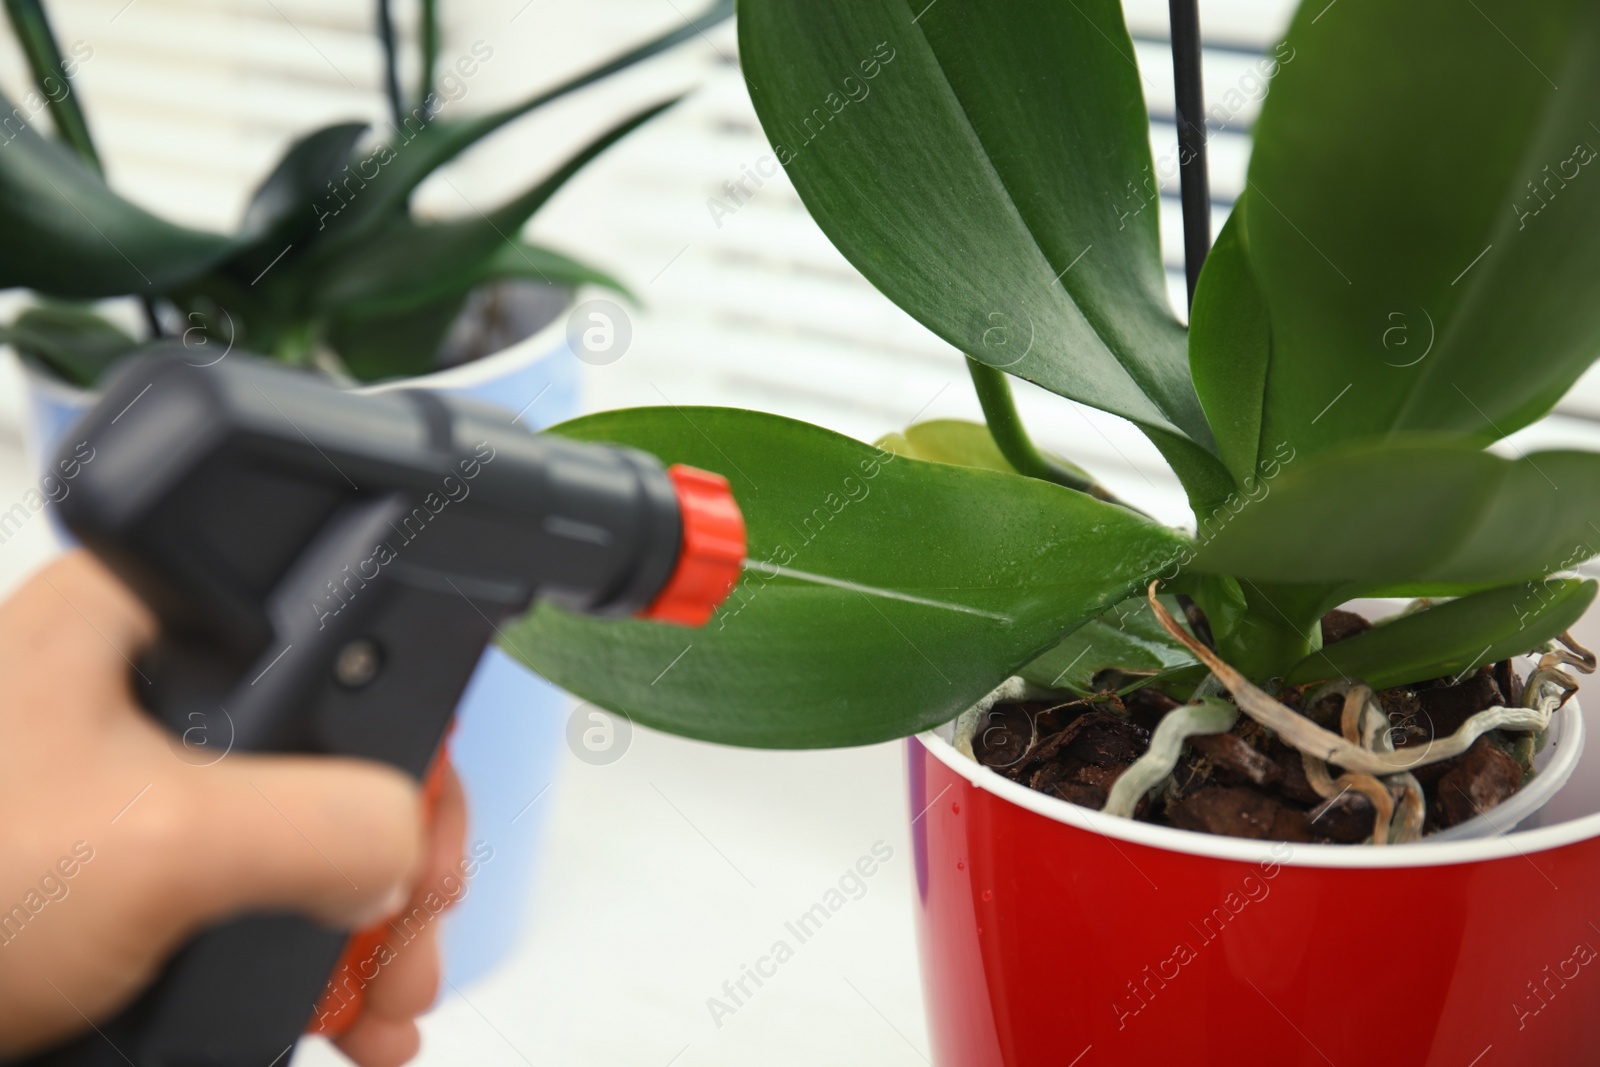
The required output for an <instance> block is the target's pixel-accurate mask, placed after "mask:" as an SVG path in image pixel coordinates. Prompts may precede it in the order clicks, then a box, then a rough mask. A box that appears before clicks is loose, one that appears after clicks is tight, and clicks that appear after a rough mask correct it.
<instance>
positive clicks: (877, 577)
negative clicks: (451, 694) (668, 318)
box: [505, 408, 1187, 748]
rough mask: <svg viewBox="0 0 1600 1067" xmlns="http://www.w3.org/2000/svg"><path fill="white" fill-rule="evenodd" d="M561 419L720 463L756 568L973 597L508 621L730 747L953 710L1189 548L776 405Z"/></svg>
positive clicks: (552, 665) (772, 603)
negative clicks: (695, 614)
mask: <svg viewBox="0 0 1600 1067" xmlns="http://www.w3.org/2000/svg"><path fill="white" fill-rule="evenodd" d="M557 432H560V433H562V434H564V435H566V436H569V437H573V438H577V439H579V440H586V441H609V442H613V443H617V444H623V445H629V446H632V447H635V448H641V449H644V450H646V451H648V452H651V453H653V454H655V455H657V456H659V457H661V459H662V460H664V461H666V462H669V463H689V464H692V465H694V466H698V467H702V468H705V469H709V470H713V471H718V472H720V473H722V474H724V475H726V476H727V477H728V478H729V480H730V481H731V483H732V486H733V491H734V494H735V496H736V497H737V498H738V500H739V503H740V506H741V507H742V508H743V510H744V514H745V518H746V521H747V523H748V527H749V538H750V541H749V544H750V547H749V554H750V557H751V558H752V559H755V560H759V561H762V562H766V563H776V564H780V565H783V566H788V567H792V568H797V569H799V570H802V571H805V572H809V573H812V574H820V575H825V576H828V577H830V578H835V579H840V580H843V581H846V582H850V583H858V584H859V585H860V586H862V587H874V588H876V589H881V590H892V591H895V592H897V593H899V594H903V595H906V596H912V597H919V598H924V599H926V600H935V601H940V602H944V603H948V604H955V605H961V606H964V607H965V608H967V609H968V610H967V611H961V610H949V609H946V608H938V607H931V606H927V605H925V604H917V603H908V602H906V601H904V600H896V599H887V598H882V597H877V596H870V595H867V594H866V593H864V592H857V591H853V590H848V589H840V588H837V587H830V586H825V585H814V584H809V583H803V582H799V581H795V580H792V579H789V578H785V577H768V576H766V575H765V574H764V573H757V572H748V573H747V576H746V578H745V580H744V581H743V582H742V583H741V584H740V586H739V587H738V588H737V589H736V590H735V591H734V593H733V595H732V597H731V598H730V599H729V601H728V602H727V603H726V604H724V605H723V607H722V608H721V610H720V611H719V612H718V613H717V615H716V617H715V618H713V619H712V621H711V622H710V624H709V625H707V626H706V627H704V628H702V629H698V630H690V629H682V628H677V627H672V626H667V625H663V624H660V623H652V622H642V621H637V620H600V619H588V618H580V617H577V616H574V615H570V614H567V613H564V612H562V611H561V610H560V609H557V608H554V607H550V606H543V607H540V608H539V609H537V610H536V611H534V612H533V613H532V614H531V615H529V616H528V617H527V618H526V619H524V620H523V621H522V622H520V623H518V624H517V625H516V626H515V627H513V628H512V629H511V630H510V632H509V634H508V637H507V640H506V642H505V647H507V649H508V650H509V651H511V652H512V653H513V654H515V655H518V656H519V657H521V658H522V659H523V661H524V662H526V663H528V664H529V665H530V666H532V667H533V668H534V669H535V670H537V671H539V672H540V673H541V674H543V675H544V676H545V677H547V678H550V679H551V680H552V681H554V682H556V683H557V684H558V685H561V686H564V687H565V688H567V689H570V690H571V691H572V692H574V693H576V694H578V695H579V696H580V697H583V698H584V699H586V700H590V701H593V702H595V703H597V704H601V705H603V706H605V707H608V708H612V709H615V710H619V711H623V712H626V713H627V714H628V715H631V716H633V717H634V718H636V719H637V720H639V721H640V722H643V723H645V724H647V725H650V726H653V727H657V728H659V729H663V730H669V731H671V732H674V733H680V734H685V735H688V736H691V737H699V738H705V739H708V740H714V741H720V742H724V743H728V744H739V745H750V746H758V747H797V748H799V747H824V746H833V745H856V744H867V743H870V742H875V741H882V740H887V739H890V738H897V737H903V736H905V735H907V734H910V733H912V732H914V731H916V730H920V729H923V728H925V727H928V726H931V725H934V724H936V723H939V722H943V721H945V720H948V719H950V718H952V717H953V716H955V715H956V714H958V713H959V712H961V711H962V710H963V709H965V708H967V707H968V706H970V705H971V704H972V703H973V702H974V701H975V700H976V699H977V698H978V697H980V696H982V695H983V694H984V693H986V692H987V691H988V690H989V689H991V688H992V687H993V686H995V685H996V684H998V683H999V682H1000V681H1001V680H1002V679H1004V678H1005V677H1006V676H1007V675H1009V674H1010V673H1012V672H1013V671H1014V670H1015V669H1016V668H1018V667H1020V666H1022V665H1023V664H1024V663H1026V662H1028V661H1029V660H1031V659H1033V658H1034V657H1035V656H1037V655H1038V654H1039V653H1040V652H1041V651H1043V650H1044V649H1046V648H1048V647H1049V646H1050V645H1051V644H1053V643H1055V642H1056V641H1058V640H1059V639H1060V637H1061V636H1062V634H1064V633H1066V632H1068V631H1070V630H1072V629H1073V628H1075V627H1076V626H1079V625H1081V624H1082V623H1083V622H1085V621H1087V620H1088V619H1090V618H1093V617H1094V616H1095V615H1098V614H1099V613H1100V612H1102V611H1104V610H1105V608H1106V607H1108V606H1109V605H1111V604H1113V603H1116V602H1117V601H1120V600H1122V599H1124V598H1125V597H1127V596H1128V595H1129V594H1130V593H1132V592H1133V591H1134V590H1135V589H1136V587H1138V586H1139V585H1140V584H1141V583H1142V582H1143V580H1144V579H1145V577H1146V575H1148V574H1150V573H1152V572H1153V571H1159V570H1161V569H1162V568H1164V567H1166V566H1167V565H1168V563H1169V561H1170V560H1171V559H1172V558H1173V557H1174V556H1175V554H1176V553H1177V552H1179V551H1180V550H1181V549H1182V548H1183V546H1184V545H1185V544H1187V539H1185V538H1184V537H1182V536H1181V535H1180V534H1178V533H1176V532H1174V531H1171V530H1168V529H1166V528H1164V527H1161V526H1158V525H1156V524H1155V523H1152V522H1149V521H1147V520H1144V519H1141V518H1139V517H1138V516H1136V515H1133V514H1132V513H1130V512H1128V511H1126V510H1125V509H1122V508H1118V507H1115V506H1112V505H1108V504H1104V503H1101V502H1100V501H1097V500H1094V499H1091V498H1090V497H1087V496H1084V495H1083V494H1082V493H1075V492H1073V491H1071V490H1069V489H1063V488H1061V487H1060V486H1056V485H1051V484H1049V483H1047V482H1041V481H1038V480H1036V479H1032V478H1022V477H1019V476H1017V475H1011V474H1003V473H999V472H996V471H986V470H977V469H972V468H965V467H955V466H950V465H947V464H942V463H922V462H918V461H916V460H912V459H906V458H904V457H896V456H894V455H893V454H892V453H887V452H881V451H879V450H877V449H875V448H873V447H871V446H870V445H865V444H862V443H860V442H858V441H853V440H851V439H849V438H846V437H841V436H839V435H838V434H834V433H831V432H829V431H827V430H823V429H819V428H817V427H815V426H808V425H806V424H805V423H800V422H794V421H792V420H789V419H783V418H778V417H776V416H772V415H763V414H758V413H755V412H747V411H734V410H728V409H720V408H682V409H678V408H642V409H633V410H627V411H617V412H608V413H605V414H601V415H594V416H589V417H587V418H583V419H579V420H577V421H575V422H571V423H566V424H564V425H563V426H561V427H559V428H558V431H557ZM971 611H977V612H983V613H995V614H999V615H1002V616H1005V617H1007V618H1008V619H1009V620H1010V621H1009V622H1005V621H999V620H997V619H995V618H993V617H990V616H989V615H987V614H971V613H970V612H971Z"/></svg>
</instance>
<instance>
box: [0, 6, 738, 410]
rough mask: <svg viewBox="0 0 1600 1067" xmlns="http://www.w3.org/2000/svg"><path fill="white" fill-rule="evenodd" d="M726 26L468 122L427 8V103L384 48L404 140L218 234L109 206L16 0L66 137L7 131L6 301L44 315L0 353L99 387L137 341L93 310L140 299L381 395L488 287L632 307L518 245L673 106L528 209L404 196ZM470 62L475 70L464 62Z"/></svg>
mask: <svg viewBox="0 0 1600 1067" xmlns="http://www.w3.org/2000/svg"><path fill="white" fill-rule="evenodd" d="M380 7H382V5H380ZM731 11H732V5H731V3H718V4H715V5H713V6H712V7H711V8H709V9H708V10H707V11H705V12H704V13H702V14H701V15H700V16H699V17H698V18H697V19H695V20H693V21H689V20H686V21H685V23H684V25H683V26H681V27H680V28H678V29H676V30H674V31H672V32H670V33H667V34H663V35H661V36H659V37H656V38H654V39H652V40H650V41H647V42H645V43H644V44H642V45H640V46H638V47H636V48H634V49H632V50H630V51H628V52H626V53H624V54H622V55H619V56H617V57H616V58H615V59H613V60H611V61H609V62H607V63H604V64H602V65H600V66H598V67H596V68H594V69H592V70H588V71H585V72H584V73H582V74H580V75H578V76H576V77H574V78H571V79H569V80H567V81H565V82H563V83H561V84H559V85H557V86H555V87H553V88H551V89H548V90H546V91H544V92H541V93H539V94H537V95H535V96H534V97H532V98H530V99H528V100H525V101H522V102H520V103H518V104H515V105H513V106H510V107H506V108H502V109H500V110H497V111H494V112H491V113H489V114H485V115H477V116H472V117H465V118H458V117H457V116H455V115H453V114H450V113H449V100H448V99H447V97H446V96H444V95H441V92H440V90H439V88H438V80H439V78H440V77H449V76H451V74H452V72H451V71H450V70H446V71H443V72H442V73H439V72H437V69H436V68H437V67H438V64H439V57H438V47H439V35H438V31H437V21H436V15H437V12H436V5H435V4H433V3H431V2H430V3H425V4H423V5H422V25H423V31H422V34H421V39H422V48H423V51H424V55H423V61H422V64H421V67H422V75H421V77H422V82H421V85H420V86H419V87H418V91H417V92H416V94H415V96H414V97H413V96H410V95H409V94H404V93H402V91H401V88H400V86H399V83H398V79H397V77H396V75H395V65H396V62H395V61H396V57H395V54H394V48H393V39H392V33H390V34H388V35H387V36H386V38H385V39H386V42H387V44H388V45H389V49H388V59H389V75H388V78H387V82H388V85H389V87H390V96H391V104H392V109H393V113H394V114H393V121H392V125H391V128H390V129H389V130H386V131H381V132H379V133H378V134H377V135H376V136H375V137H372V138H369V137H368V131H367V128H366V126H365V124H362V123H339V124H334V125H331V126H327V127H324V128H322V129H319V130H316V131H313V132H311V133H308V134H306V135H305V136H304V137H302V138H300V139H299V140H297V141H296V142H295V143H294V144H293V145H291V146H290V147H289V149H288V151H287V152H286V153H285V154H284V156H283V158H282V159H281V160H280V162H279V163H278V165H277V166H276V167H275V168H274V169H273V171H272V172H271V173H270V174H269V175H268V177H267V178H266V179H265V180H264V181H263V182H262V184H261V185H260V187H259V188H258V189H257V190H256V193H255V195H254V197H253V198H252V200H251V202H250V205H249V208H248V210H247V211H246V212H245V215H244V218H243V220H242V221H241V224H240V227H239V229H238V231H237V232H235V233H234V234H231V235H226V236H224V235H220V234H212V233H203V232H199V231H195V230H192V229H188V228H185V227H181V226H177V225H174V224H172V223H169V222H166V221H165V220H163V219H160V218H157V217H155V216H153V215H151V214H149V213H148V212H146V211H144V210H143V209H141V208H139V207H138V206H136V205H134V204H132V203H130V202H128V201H126V200H124V199H122V198H121V197H119V196H117V195H116V194H115V193H114V192H113V191H111V189H110V188H109V187H108V186H107V185H106V184H105V182H104V180H103V178H102V176H101V175H100V173H99V169H100V168H99V161H98V156H97V155H96V152H95V149H94V145H93V142H92V140H91V139H90V136H89V130H90V124H89V121H88V120H87V119H86V117H85V116H84V115H83V113H82V109H81V108H80V106H79V100H78V97H77V95H76V94H74V93H73V92H71V89H70V77H69V72H70V71H72V70H73V69H75V64H74V63H73V62H72V61H71V57H70V56H69V57H67V58H63V55H62V52H61V49H60V48H59V47H58V46H57V44H56V43H55V41H54V39H53V37H52V35H51V34H50V30H49V24H48V21H47V20H46V17H45V13H44V10H43V7H42V5H41V4H40V3H38V2H37V0H15V2H10V3H8V4H7V13H8V14H9V15H10V17H11V22H12V26H13V29H14V30H15V32H16V33H17V36H18V38H19V40H20V41H21V42H22V43H23V45H24V46H25V50H26V52H27V54H28V58H29V62H30V65H31V67H32V71H33V74H34V80H35V82H36V85H37V92H38V94H39V95H38V103H39V106H38V107H34V106H32V104H31V103H30V104H29V107H28V109H27V112H26V113H28V114H36V113H38V112H39V111H41V110H43V109H46V108H47V109H48V111H49V113H50V114H51V116H52V117H53V119H54V120H55V126H56V129H57V130H58V138H57V139H56V140H51V139H48V138H46V137H44V136H42V135H41V134H39V133H38V131H36V130H35V129H33V127H32V126H31V125H30V124H28V123H26V122H20V123H15V124H13V125H14V126H15V129H14V130H13V128H12V126H8V127H7V133H8V141H7V148H8V152H7V153H6V157H5V158H6V165H5V166H4V167H3V168H0V189H3V193H4V195H3V199H4V204H5V207H4V209H3V210H4V212H5V215H4V219H3V221H4V225H5V227H6V229H7V231H8V233H9V234H10V235H11V236H10V239H8V240H7V241H6V242H5V244H4V246H3V248H0V286H5V287H8V288H9V287H17V286H21V287H26V288H28V289H31V290H33V291H34V292H35V293H37V294H39V296H40V297H41V298H43V300H44V302H43V303H42V304H41V306H39V307H35V308H32V309H29V310H27V311H24V312H23V313H22V314H21V315H19V316H18V317H17V319H16V320H15V321H14V322H13V323H12V324H11V325H10V326H9V327H8V328H7V329H6V330H5V332H4V334H3V335H0V336H3V337H4V339H5V340H8V341H9V342H11V343H12V344H13V345H15V346H16V347H17V348H18V349H19V350H20V351H22V352H23V353H25V354H27V355H29V356H31V357H33V358H35V359H37V360H39V361H41V362H42V363H44V364H46V365H47V366H49V367H50V368H51V369H52V370H53V371H54V372H55V373H57V374H59V375H60V376H61V377H63V378H64V379H66V380H67V381H70V382H73V383H75V384H79V385H88V384H91V383H92V382H93V381H94V380H95V379H96V378H97V377H98V376H99V374H100V373H101V372H102V371H103V370H104V369H105V367H106V366H108V365H109V364H110V362H111V361H113V360H115V359H116V358H117V357H118V356H119V355H121V354H123V353H125V352H126V351H128V350H129V349H130V348H132V347H133V346H135V345H136V344H137V343H138V342H137V340H136V339H135V338H133V337H131V336H129V335H128V334H126V333H125V332H123V331H122V330H121V329H119V328H118V327H116V326H114V325H112V324H111V323H110V322H108V321H107V320H106V319H105V318H104V317H102V316H100V315H98V314H96V313H95V312H94V310H93V308H92V307H89V306H87V305H86V303H85V302H86V301H91V300H97V299H104V298H110V297H119V296H130V295H131V296H136V297H139V298H140V299H141V300H143V301H144V302H145V304H146V308H147V319H148V327H149V329H150V331H151V332H166V333H169V334H182V335H184V336H186V337H189V338H191V339H193V341H194V342H195V343H196V344H198V343H200V342H201V341H206V342H208V343H214V344H216V345H217V346H218V347H223V346H226V345H228V344H230V343H231V344H234V345H237V346H238V347H245V348H249V349H251V350H254V351H258V352H262V353H269V354H271V355H273V356H274V357H275V358H278V359H280V360H283V361H286V362H290V363H297V364H307V365H316V366H319V367H321V368H322V369H324V370H326V371H328V372H330V373H334V374H337V375H342V376H347V377H351V378H354V379H357V380H362V381H373V380H379V379H389V378H395V377H401V376H413V375H417V374H423V373H426V372H428V371H430V370H433V369H435V368H436V366H438V363H439V357H440V354H441V348H445V347H446V346H447V341H448V334H449V332H450V330H451V328H452V326H453V325H454V324H456V323H457V321H458V319H459V317H460V315H461V313H462V310H463V308H464V307H467V306H468V304H469V299H470V298H471V297H472V296H473V294H474V293H482V292H483V291H484V290H485V289H486V288H487V287H491V286H493V285H494V283H497V282H502V281H505V280H508V279H531V280H533V281H536V282H539V283H544V284H547V285H553V286H557V287H566V288H570V287H571V286H574V285H577V284H581V283H597V284H601V285H607V286H610V287H612V288H615V289H618V290H619V291H620V290H621V289H622V287H621V285H620V283H618V282H616V281H615V280H614V279H612V278H611V277H609V276H608V275H606V274H605V273H603V272H601V271H598V270H596V269H594V268H592V267H589V266H586V265H584V264H582V263H580V262H578V261H577V260H574V259H572V258H570V257H568V256H566V255H563V254H561V253H558V252H555V251H552V250H550V249H546V248H541V247H538V246H536V245H531V244H529V243H527V242H525V241H523V240H521V239H520V236H519V233H520V230H521V228H522V226H523V225H524V223H526V222H527V220H528V219H529V218H530V217H531V216H532V215H533V213H534V212H536V211H537V210H538V209H539V207H541V206H542V205H543V204H544V203H545V202H546V201H548V200H549V198H550V197H551V196H552V195H554V193H555V192H556V191H557V190H558V189H559V188H560V187H561V185H562V184H563V183H564V182H565V181H566V180H567V179H569V178H570V177H571V176H572V175H573V174H575V173H576V172H577V171H578V170H579V169H581V168H582V167H583V166H584V164H586V163H587V162H588V161H589V160H591V159H593V158H594V157H595V156H596V155H598V154H599V153H601V152H602V151H604V150H605V149H606V148H607V147H609V146H610V145H611V144H613V143H615V142H616V141H617V140H619V139H621V138H622V137H624V136H626V135H627V133H629V132H630V131H632V130H633V129H635V128H637V127H638V126H639V125H641V124H642V123H644V122H646V121H648V120H649V119H650V118H651V117H652V116H654V115H655V114H657V113H659V112H660V111H661V110H662V108H664V107H666V106H669V105H667V104H658V105H655V106H652V107H649V108H646V109H644V110H642V111H639V112H637V113H635V114H633V115H631V116H629V117H628V118H626V119H624V120H622V121H621V122H619V123H617V124H616V125H614V126H612V127H610V128H609V129H607V130H605V131H604V132H602V133H601V134H599V135H598V136H596V137H595V138H594V139H593V140H591V141H590V142H589V143H588V144H587V145H585V146H584V147H583V148H582V149H581V150H580V151H579V152H578V153H576V154H575V155H574V156H572V157H571V158H570V159H568V160H566V161H565V162H563V163H562V164H561V165H560V166H558V167H557V168H556V169H555V170H554V171H553V172H551V173H550V174H549V175H547V176H545V177H544V178H542V179H541V180H540V181H538V182H537V183H536V184H534V185H533V186H531V187H530V188H528V189H527V190H526V191H524V192H523V193H521V194H520V195H517V196H515V197H513V198H512V199H511V200H509V201H507V202H506V203H505V204H502V205H501V206H499V207H497V208H494V209H492V210H490V211H488V212H486V213H483V214H481V215H479V216H477V217H469V218H465V219H460V220H452V221H435V222H429V221H426V220H422V219H418V218H416V217H415V216H414V215H413V214H412V213H411V211H410V208H409V202H410V198H411V194H412V193H413V191H414V190H415V189H416V188H417V186H418V185H419V184H421V183H422V182H423V181H424V180H425V179H426V178H427V177H429V176H430V175H431V174H433V173H434V172H435V171H436V170H437V169H438V168H439V167H441V166H443V165H445V164H447V163H449V162H450V161H451V160H453V159H455V158H456V157H457V156H458V155H460V154H461V153H462V152H464V151H466V150H467V149H468V148H470V147H472V146H473V145H474V144H476V143H477V142H479V141H480V140H482V139H483V138H485V137H487V136H488V135H489V134H491V133H493V132H494V131H496V130H497V129H499V128H501V127H502V126H504V125H506V124H507V123H509V122H512V121H513V120H515V119H517V118H520V117H522V116H524V115H527V114H529V113H530V112H533V111H535V110H537V109H538V108H540V107H543V106H544V105H545V104H548V103H550V102H552V101H554V100H557V99H560V98H562V97H564V96H566V95H567V94H569V93H572V92H574V91H576V90H579V89H582V88H585V87H587V86H590V85H592V84H594V83H596V82H599V81H601V80H603V79H604V78H606V77H608V76H610V75H612V74H615V73H617V72H619V71H622V70H625V69H627V68H628V67H630V66H632V65H634V64H635V63H638V62H639V61H641V60H644V59H648V58H649V57H651V56H654V55H657V54H659V53H661V52H663V51H665V50H667V49H669V48H671V47H673V46H674V45H676V44H678V43H680V42H682V41H685V40H688V39H691V38H693V37H695V36H696V35H697V34H699V33H701V32H703V31H704V29H705V28H707V27H709V26H711V25H714V24H716V23H717V22H720V21H721V20H722V19H724V18H726V17H727V16H728V15H729V14H731ZM477 58H481V57H477ZM477 58H475V57H474V56H473V55H471V54H470V53H468V54H465V55H463V56H462V57H460V58H459V59H458V60H456V61H454V62H459V63H466V64H473V63H475V62H476V61H477ZM6 110H7V111H10V112H12V113H13V114H14V115H17V116H20V115H23V114H24V113H25V112H24V111H22V110H18V109H16V108H13V107H11V106H9V105H8V106H7V108H6ZM479 303H480V305H481V303H482V302H481V301H480V302H479ZM468 332H470V331H468ZM479 332H482V331H479ZM502 343H503V342H502ZM455 349H456V350H455V351H454V352H447V355H450V356H451V357H452V358H453V359H455V360H459V359H461V358H470V357H473V356H478V355H483V354H486V352H485V350H484V349H483V347H482V346H481V345H480V346H479V347H477V348H476V349H474V348H473V347H472V346H471V345H470V344H465V345H463V344H458V345H456V346H455Z"/></svg>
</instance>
